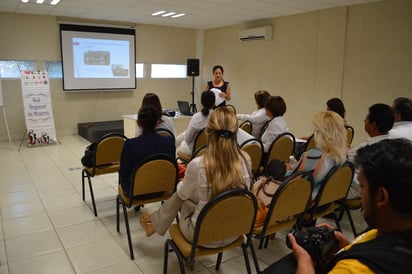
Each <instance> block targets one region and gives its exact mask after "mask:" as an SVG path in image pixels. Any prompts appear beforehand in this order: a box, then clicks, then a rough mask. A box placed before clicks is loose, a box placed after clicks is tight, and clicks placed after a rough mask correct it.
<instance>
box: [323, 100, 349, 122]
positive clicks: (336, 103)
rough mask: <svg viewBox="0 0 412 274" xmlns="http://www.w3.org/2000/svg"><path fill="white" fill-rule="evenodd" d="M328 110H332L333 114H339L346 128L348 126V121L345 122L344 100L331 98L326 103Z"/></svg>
mask: <svg viewBox="0 0 412 274" xmlns="http://www.w3.org/2000/svg"><path fill="white" fill-rule="evenodd" d="M326 110H330V111H333V112H336V113H337V114H339V116H340V117H342V119H343V121H344V123H345V126H346V120H345V114H346V110H345V105H344V104H343V102H342V100H341V99H339V98H331V99H329V100H328V101H327V102H326Z"/></svg>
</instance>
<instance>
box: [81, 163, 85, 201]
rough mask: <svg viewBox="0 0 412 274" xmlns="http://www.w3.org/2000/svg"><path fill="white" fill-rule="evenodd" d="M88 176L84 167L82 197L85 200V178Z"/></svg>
mask: <svg viewBox="0 0 412 274" xmlns="http://www.w3.org/2000/svg"><path fill="white" fill-rule="evenodd" d="M85 177H86V171H85V170H84V169H82V198H83V201H84V200H85V196H86V195H85V193H84V192H85V191H84V178H85Z"/></svg>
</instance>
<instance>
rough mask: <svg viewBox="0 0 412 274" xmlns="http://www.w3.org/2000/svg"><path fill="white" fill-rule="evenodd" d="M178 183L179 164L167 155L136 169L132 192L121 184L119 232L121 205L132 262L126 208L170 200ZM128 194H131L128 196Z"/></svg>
mask: <svg viewBox="0 0 412 274" xmlns="http://www.w3.org/2000/svg"><path fill="white" fill-rule="evenodd" d="M176 181H177V164H176V161H175V159H172V158H171V157H170V156H169V155H167V154H157V155H153V156H150V157H148V158H146V159H145V160H144V161H142V162H141V163H140V164H139V165H138V166H137V167H135V168H134V171H133V180H132V182H131V185H130V190H125V189H122V186H121V185H120V184H119V191H118V195H117V200H116V214H117V215H116V216H117V232H119V231H120V224H119V218H120V216H119V215H120V212H119V206H120V204H121V205H122V207H123V214H124V221H125V224H126V233H127V240H128V243H129V250H130V258H131V259H132V260H133V259H134V253H133V246H132V239H131V235H130V228H129V219H128V215H127V209H126V208H130V207H132V206H142V205H144V204H148V203H153V202H158V201H163V200H166V199H168V198H169V197H170V196H171V195H172V194H173V192H174V191H175V188H176ZM127 193H131V194H130V195H127Z"/></svg>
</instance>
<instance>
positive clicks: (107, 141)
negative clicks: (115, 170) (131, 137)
mask: <svg viewBox="0 0 412 274" xmlns="http://www.w3.org/2000/svg"><path fill="white" fill-rule="evenodd" d="M126 139H127V138H126V137H125V136H124V135H122V134H119V133H109V134H106V135H104V136H103V137H102V138H101V139H100V140H99V141H98V142H97V144H96V149H95V150H94V153H95V155H94V156H95V157H94V167H99V166H105V165H111V164H119V163H120V157H121V155H122V150H123V145H124V143H125V142H126Z"/></svg>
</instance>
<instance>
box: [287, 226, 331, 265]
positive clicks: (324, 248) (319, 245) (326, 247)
mask: <svg viewBox="0 0 412 274" xmlns="http://www.w3.org/2000/svg"><path fill="white" fill-rule="evenodd" d="M334 231H335V229H329V228H327V227H325V226H321V227H310V228H308V229H307V230H306V231H299V230H292V231H290V233H292V235H293V236H294V237H295V239H296V242H297V243H298V244H299V245H300V246H301V247H303V248H304V249H305V250H306V251H307V252H308V253H309V255H310V257H311V258H312V260H313V261H315V262H316V263H319V264H323V263H325V262H326V261H327V260H328V259H329V258H330V257H332V256H333V255H334V254H335V253H336V252H337V251H338V241H337V240H336V238H335V235H334ZM286 245H287V246H288V247H289V248H290V249H291V248H292V245H291V243H290V241H289V238H288V237H286Z"/></svg>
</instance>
